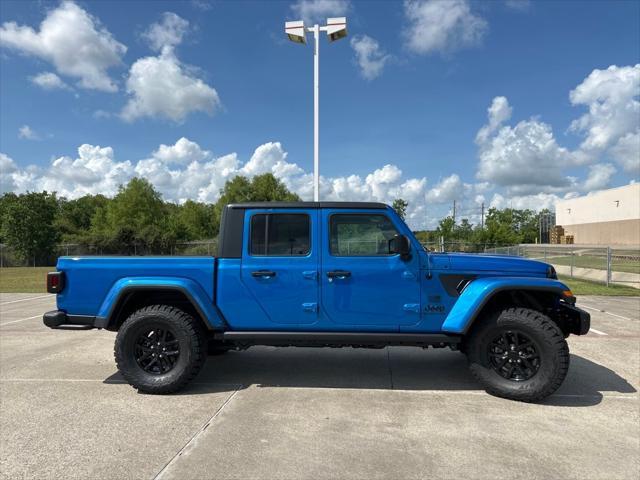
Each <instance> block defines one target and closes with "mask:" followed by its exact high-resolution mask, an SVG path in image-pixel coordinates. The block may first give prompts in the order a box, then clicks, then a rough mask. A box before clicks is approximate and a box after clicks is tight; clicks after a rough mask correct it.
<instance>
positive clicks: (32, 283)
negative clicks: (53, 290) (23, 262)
mask: <svg viewBox="0 0 640 480" xmlns="http://www.w3.org/2000/svg"><path fill="white" fill-rule="evenodd" d="M55 269H56V267H4V268H0V292H1V293H47V285H46V282H47V272H52V271H54V270H55Z"/></svg>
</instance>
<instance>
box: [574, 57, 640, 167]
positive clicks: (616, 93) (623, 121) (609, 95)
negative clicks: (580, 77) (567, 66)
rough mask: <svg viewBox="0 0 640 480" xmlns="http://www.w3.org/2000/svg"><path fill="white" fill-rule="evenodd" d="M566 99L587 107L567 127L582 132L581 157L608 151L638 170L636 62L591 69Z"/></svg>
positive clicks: (639, 85) (639, 76) (639, 82)
mask: <svg viewBox="0 0 640 480" xmlns="http://www.w3.org/2000/svg"><path fill="white" fill-rule="evenodd" d="M569 99H570V100H571V103H572V104H573V105H576V106H586V107H588V109H589V111H588V113H585V114H584V115H582V116H581V117H580V118H578V119H577V120H574V121H573V122H572V123H571V127H570V129H571V130H572V131H574V132H578V133H582V134H584V136H585V139H584V141H583V142H582V144H581V146H580V149H581V152H582V153H583V157H582V158H584V159H585V161H587V162H588V161H593V159H596V158H597V157H598V156H599V155H601V154H603V153H605V154H611V155H612V156H613V158H614V159H615V160H616V161H617V162H618V163H619V164H620V165H622V167H623V168H624V169H625V170H627V171H629V172H631V173H638V172H640V148H639V147H638V144H639V140H638V139H639V138H640V64H637V65H634V66H631V65H629V66H624V67H618V66H616V65H611V66H610V67H609V68H607V69H606V70H598V69H596V70H593V71H592V72H591V73H590V74H589V76H588V77H587V78H585V79H584V81H583V82H582V83H581V84H580V85H578V86H577V87H576V88H575V89H574V90H572V91H571V92H570V94H569Z"/></svg>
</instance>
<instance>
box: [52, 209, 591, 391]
mask: <svg viewBox="0 0 640 480" xmlns="http://www.w3.org/2000/svg"><path fill="white" fill-rule="evenodd" d="M47 289H48V291H49V292H52V293H56V294H57V307H58V310H56V311H52V312H48V313H45V314H44V323H45V325H47V326H48V327H51V328H56V329H59V328H83V327H84V328H103V329H107V330H111V331H117V332H118V333H117V336H116V341H115V360H116V363H117V366H118V369H119V370H120V372H121V373H122V375H123V376H124V378H125V379H126V380H127V381H128V382H129V383H130V384H131V385H132V386H134V387H135V388H137V389H138V390H139V391H141V392H146V393H170V392H175V391H177V390H179V389H181V388H183V387H184V386H185V385H186V384H187V383H188V382H189V381H190V380H191V379H193V378H194V377H195V376H196V375H197V374H198V372H199V371H200V369H201V368H202V366H203V364H204V362H205V359H206V355H207V354H208V353H209V354H214V353H222V352H225V351H227V350H229V349H245V348H248V347H250V346H252V345H276V346H319V347H324V346H326V347H344V346H351V347H366V348H381V347H385V346H387V345H404V346H418V347H424V348H426V347H428V346H433V347H449V348H451V349H453V350H459V351H461V352H463V353H465V354H466V355H467V357H468V361H469V366H470V369H471V372H472V374H473V375H474V377H475V378H476V379H477V380H478V381H479V382H480V383H481V384H482V385H483V386H484V388H485V389H486V390H487V391H488V392H489V393H491V394H494V395H498V396H502V397H506V398H511V399H515V400H521V401H536V400H540V399H542V398H544V397H546V396H547V395H550V394H551V393H553V392H554V391H555V390H556V389H557V388H558V387H559V386H560V384H561V383H562V381H563V380H564V378H565V376H566V374H567V369H568V367H569V349H568V346H567V342H566V341H565V338H566V337H568V336H569V334H571V333H573V334H576V335H584V334H586V333H587V332H588V330H589V323H590V317H589V314H588V313H586V312H584V311H582V310H580V309H578V308H576V307H575V298H574V296H573V295H572V293H571V291H570V290H569V289H568V288H567V286H566V285H564V284H563V283H561V282H559V281H558V280H557V277H556V273H555V271H554V269H553V267H552V266H550V265H547V264H545V263H542V262H537V261H532V260H527V259H522V258H513V257H503V256H487V255H469V254H444V253H430V252H427V251H426V250H425V249H424V248H423V247H422V246H421V245H420V243H419V242H418V241H417V239H416V238H415V237H414V236H413V234H412V232H411V230H410V229H409V228H408V227H407V225H406V224H405V223H404V222H403V221H402V219H401V218H400V217H399V216H398V215H397V214H396V213H395V211H394V210H393V209H392V208H390V207H389V206H387V205H384V204H381V203H361V202H358V203H347V202H295V203H273V202H271V203H245V204H235V205H228V206H227V207H226V208H225V210H224V212H223V215H222V222H221V231H220V236H219V251H218V256H217V257H215V258H214V257H195V258H194V257H61V258H60V259H59V260H58V265H57V271H56V272H52V273H49V275H48V277H47Z"/></svg>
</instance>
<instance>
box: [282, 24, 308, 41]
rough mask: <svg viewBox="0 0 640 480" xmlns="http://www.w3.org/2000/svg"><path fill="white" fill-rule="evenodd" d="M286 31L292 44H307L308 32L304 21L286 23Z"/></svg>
mask: <svg viewBox="0 0 640 480" xmlns="http://www.w3.org/2000/svg"><path fill="white" fill-rule="evenodd" d="M284 31H285V33H286V34H287V37H289V40H291V41H292V42H294V43H307V37H306V30H305V28H304V22H303V21H302V20H298V21H295V22H285V24H284Z"/></svg>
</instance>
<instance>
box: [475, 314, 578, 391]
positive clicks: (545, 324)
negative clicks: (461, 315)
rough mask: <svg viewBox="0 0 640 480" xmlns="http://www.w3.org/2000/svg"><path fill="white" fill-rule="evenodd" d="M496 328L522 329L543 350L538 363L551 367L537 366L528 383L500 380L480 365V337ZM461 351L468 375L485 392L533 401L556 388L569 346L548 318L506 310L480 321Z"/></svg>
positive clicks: (566, 367) (566, 363)
mask: <svg viewBox="0 0 640 480" xmlns="http://www.w3.org/2000/svg"><path fill="white" fill-rule="evenodd" d="M499 327H504V328H509V327H512V328H522V329H524V330H525V331H527V334H528V335H530V336H532V334H533V336H535V339H534V340H535V341H536V342H538V343H539V344H541V346H542V348H543V350H545V351H546V352H545V356H544V357H542V362H544V363H545V364H548V363H549V362H551V364H552V365H551V366H552V368H551V369H549V368H548V365H541V367H540V370H539V371H538V372H537V374H536V375H535V376H534V377H532V378H531V379H530V380H527V381H524V382H515V381H511V380H506V379H502V378H501V377H500V376H499V375H498V374H497V373H496V372H494V371H493V370H492V369H490V367H487V366H485V365H483V363H482V358H483V357H484V355H485V349H486V343H485V341H484V340H486V339H485V338H483V335H487V334H488V333H489V332H490V331H491V330H493V329H495V328H499ZM465 349H466V351H467V358H468V361H469V369H470V371H471V374H472V375H473V377H474V378H475V379H476V380H477V381H478V382H480V383H481V384H482V385H483V386H484V387H485V390H486V391H487V393H489V394H491V395H495V396H498V397H503V398H509V399H512V400H519V401H522V402H537V401H540V400H542V399H543V398H546V397H548V396H549V395H551V394H552V393H553V392H555V391H556V390H557V389H558V388H559V387H560V385H561V384H562V382H563V381H564V379H565V377H566V376H567V371H568V370H569V360H570V355H569V346H568V345H567V342H566V340H565V338H564V335H563V333H562V331H561V330H560V328H559V327H558V325H556V324H555V323H554V322H553V321H552V320H551V319H550V318H549V317H548V316H546V315H545V314H543V313H541V312H539V311H537V310H532V309H529V308H522V307H512V308H507V309H504V310H502V311H499V312H496V313H494V314H493V315H490V316H487V317H485V318H484V319H482V320H480V321H479V323H478V324H477V325H475V326H474V328H473V330H472V332H471V333H470V338H469V339H468V340H467V341H466V342H465ZM540 353H541V354H542V353H543V352H540ZM543 367H544V368H543Z"/></svg>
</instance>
